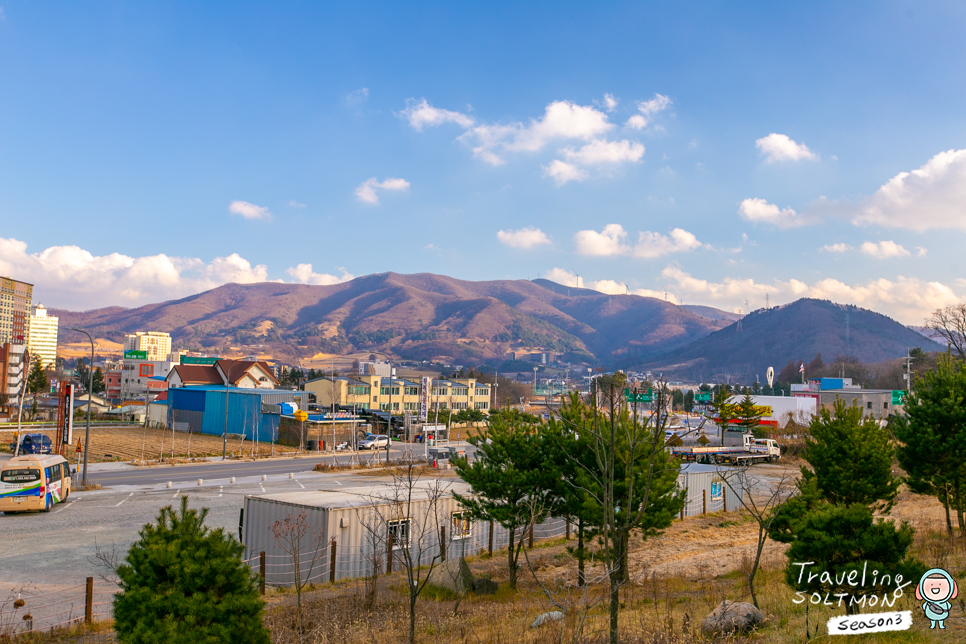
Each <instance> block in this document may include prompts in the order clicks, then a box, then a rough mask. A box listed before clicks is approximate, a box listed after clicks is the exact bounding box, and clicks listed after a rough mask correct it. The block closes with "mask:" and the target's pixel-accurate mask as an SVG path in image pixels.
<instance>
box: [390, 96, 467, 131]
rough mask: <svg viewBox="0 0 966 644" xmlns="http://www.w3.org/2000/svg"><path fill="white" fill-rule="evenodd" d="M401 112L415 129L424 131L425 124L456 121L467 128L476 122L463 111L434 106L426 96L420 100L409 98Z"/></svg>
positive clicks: (431, 124) (433, 124)
mask: <svg viewBox="0 0 966 644" xmlns="http://www.w3.org/2000/svg"><path fill="white" fill-rule="evenodd" d="M400 114H401V115H402V116H403V117H405V118H406V120H407V121H409V125H411V126H412V128H413V129H414V130H418V131H422V129H423V126H426V125H429V126H431V127H433V126H436V125H442V124H443V123H456V124H457V125H459V126H460V127H462V128H464V129H465V128H468V127H470V126H472V125H473V123H474V121H473V117H471V116H468V115H466V114H463V113H462V112H453V111H451V110H444V109H440V108H438V107H433V106H432V105H430V104H429V102H427V101H426V99H425V98H424V99H422V100H421V101H419V102H417V101H416V99H412V98H411V99H409V100H407V101H406V109H404V110H403V111H402V112H400Z"/></svg>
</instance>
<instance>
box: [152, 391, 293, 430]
mask: <svg viewBox="0 0 966 644" xmlns="http://www.w3.org/2000/svg"><path fill="white" fill-rule="evenodd" d="M303 401H304V402H305V403H307V402H308V393H306V392H304V391H287V390H281V389H243V388H231V389H229V390H228V400H227V403H228V433H229V434H237V435H241V434H244V435H245V438H247V439H248V440H258V441H259V442H261V441H274V440H277V439H278V428H279V423H280V420H281V417H282V416H281V414H282V409H281V405H282V403H295V404H296V405H298V406H299V407H300V408H304V407H305V405H304V404H303ZM225 402H226V401H225V387H217V386H199V387H178V388H171V389H168V427H169V428H171V429H174V430H175V431H184V432H193V433H200V434H211V435H213V436H221V435H222V433H224V431H225Z"/></svg>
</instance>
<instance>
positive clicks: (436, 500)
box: [358, 461, 451, 644]
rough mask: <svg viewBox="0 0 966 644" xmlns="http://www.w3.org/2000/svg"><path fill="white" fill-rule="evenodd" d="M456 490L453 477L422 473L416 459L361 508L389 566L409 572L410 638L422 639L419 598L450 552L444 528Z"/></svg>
mask: <svg viewBox="0 0 966 644" xmlns="http://www.w3.org/2000/svg"><path fill="white" fill-rule="evenodd" d="M450 495H451V493H450V491H449V484H448V483H443V482H442V481H441V480H440V479H438V478H430V477H423V476H421V475H420V473H419V468H418V466H416V465H415V464H414V463H413V462H412V461H410V462H409V463H406V464H404V465H402V466H400V467H398V468H396V469H394V470H393V472H392V482H391V483H389V484H388V485H386V486H383V487H381V488H379V489H377V490H376V491H375V492H373V493H372V494H370V495H368V497H367V498H368V500H369V505H368V507H365V508H360V509H359V510H358V513H359V515H360V523H361V524H362V526H363V529H364V530H365V531H366V541H367V542H368V543H371V544H372V545H373V547H374V550H375V551H376V552H378V551H380V550H381V551H383V552H385V553H386V564H387V567H388V566H389V565H393V566H395V565H396V564H398V565H399V566H401V567H402V570H403V571H404V572H405V575H406V584H407V587H408V589H409V642H410V644H413V642H415V641H416V601H417V600H418V599H419V595H420V593H422V592H423V590H424V589H425V588H426V584H427V583H428V582H429V578H430V575H431V574H432V571H433V568H434V567H435V566H436V564H438V563H439V562H440V561H442V559H443V556H444V550H443V547H444V546H443V544H441V543H440V538H441V535H442V533H441V531H440V528H442V527H443V526H445V525H447V524H448V517H446V516H444V515H445V512H446V508H445V507H444V506H445V503H444V502H445V499H447V498H449V497H450ZM377 556H378V555H374V559H373V564H374V565H377V564H376V562H377V561H378V560H377V559H375V557H377Z"/></svg>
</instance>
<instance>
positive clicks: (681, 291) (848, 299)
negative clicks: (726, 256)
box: [661, 266, 962, 324]
mask: <svg viewBox="0 0 966 644" xmlns="http://www.w3.org/2000/svg"><path fill="white" fill-rule="evenodd" d="M661 276H662V277H663V278H665V279H666V280H668V282H669V283H670V284H673V286H671V285H669V286H668V289H669V290H672V289H673V290H674V292H675V295H676V296H677V298H678V300H679V301H681V300H683V301H686V302H688V303H691V304H699V303H700V304H710V305H714V306H719V307H722V308H731V309H738V308H742V309H743V308H744V304H743V302H744V300H745V298H747V299H748V300H749V301H750V305H751V308H752V309H757V308H759V307H761V306H763V305H764V303H765V294H768V295H769V299H770V301H771V302H772V303H773V304H775V303H779V302H783V301H784V302H792V301H794V300H797V299H799V298H802V297H812V298H818V299H826V300H832V301H833V302H839V303H841V304H855V305H856V306H861V307H864V308H868V309H872V310H874V311H878V312H880V313H884V314H886V315H889V316H891V317H893V318H895V319H897V320H899V321H900V322H902V323H903V324H922V323H923V320H924V319H926V318H927V317H928V316H929V314H931V313H932V312H933V311H934V310H935V309H937V308H939V307H942V306H946V305H947V304H954V303H956V302H959V301H960V300H961V297H962V295H961V294H957V293H956V292H954V291H953V289H952V288H950V287H949V286H947V285H945V284H942V283H941V282H934V281H933V282H930V281H925V280H921V279H918V278H908V277H903V276H899V277H897V278H896V279H894V280H888V279H885V278H880V279H874V280H871V281H869V282H866V283H864V284H846V283H844V282H841V281H839V280H836V279H823V280H819V281H817V282H815V283H814V284H807V283H805V282H802V281H800V280H796V279H790V280H787V281H782V280H775V281H773V282H771V283H768V284H762V283H758V282H755V281H754V280H752V279H736V278H725V279H724V280H723V281H721V282H709V281H706V280H702V279H697V278H695V277H693V276H692V275H690V274H688V273H686V272H684V271H683V270H681V269H680V268H678V267H677V266H668V267H667V268H665V269H664V270H663V271H662V272H661Z"/></svg>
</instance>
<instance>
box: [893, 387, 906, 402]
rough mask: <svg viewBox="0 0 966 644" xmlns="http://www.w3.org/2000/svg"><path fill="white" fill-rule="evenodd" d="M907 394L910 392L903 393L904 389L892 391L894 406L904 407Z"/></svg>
mask: <svg viewBox="0 0 966 644" xmlns="http://www.w3.org/2000/svg"><path fill="white" fill-rule="evenodd" d="M907 393H909V392H907V391H903V390H902V389H893V390H892V404H893V405H902V404H903V403H905V402H906V394H907Z"/></svg>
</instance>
